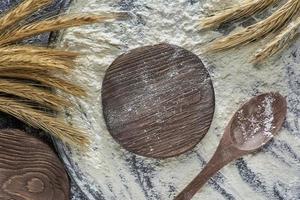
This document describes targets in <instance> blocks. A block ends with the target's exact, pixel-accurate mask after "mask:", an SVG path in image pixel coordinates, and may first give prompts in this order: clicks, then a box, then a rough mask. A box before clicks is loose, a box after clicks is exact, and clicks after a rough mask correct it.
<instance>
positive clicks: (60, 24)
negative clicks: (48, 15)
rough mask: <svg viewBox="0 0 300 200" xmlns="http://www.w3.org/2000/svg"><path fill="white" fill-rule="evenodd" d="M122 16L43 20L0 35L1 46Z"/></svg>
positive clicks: (86, 16)
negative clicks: (45, 33)
mask: <svg viewBox="0 0 300 200" xmlns="http://www.w3.org/2000/svg"><path fill="white" fill-rule="evenodd" d="M120 16H121V15H119V14H105V15H92V14H90V15H74V16H73V15H70V16H69V15H67V16H60V17H57V18H55V19H48V20H43V21H40V22H36V23H32V24H29V25H25V26H22V27H19V28H17V29H15V30H12V31H9V32H6V33H3V34H2V35H0V46H4V45H7V44H10V43H13V42H17V41H19V40H22V39H24V38H27V37H30V36H33V35H37V34H41V33H44V32H50V31H56V30H61V29H65V28H69V27H75V26H82V25H86V24H92V23H99V22H105V21H108V20H113V19H116V18H118V17H120Z"/></svg>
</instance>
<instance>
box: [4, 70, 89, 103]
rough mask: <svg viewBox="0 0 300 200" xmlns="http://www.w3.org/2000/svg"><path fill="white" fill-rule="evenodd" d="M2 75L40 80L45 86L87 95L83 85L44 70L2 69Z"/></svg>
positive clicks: (80, 95) (82, 95) (78, 94)
mask: <svg viewBox="0 0 300 200" xmlns="http://www.w3.org/2000/svg"><path fill="white" fill-rule="evenodd" d="M0 77H2V78H17V79H26V80H31V81H38V82H40V83H41V84H43V85H44V86H48V87H53V88H55V89H58V90H61V91H63V92H66V93H68V94H71V95H73V96H77V97H86V96H87V94H86V92H85V90H84V89H83V88H82V87H80V86H78V85H75V84H73V83H71V82H68V81H66V80H64V79H62V78H58V77H55V76H53V75H50V74H48V73H45V72H44V70H28V69H21V70H18V69H15V70H5V71H1V70H0Z"/></svg>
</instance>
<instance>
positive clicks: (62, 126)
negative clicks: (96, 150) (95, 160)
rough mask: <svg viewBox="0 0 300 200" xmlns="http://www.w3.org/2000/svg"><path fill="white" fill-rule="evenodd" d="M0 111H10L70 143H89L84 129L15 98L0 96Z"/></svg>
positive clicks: (13, 114) (22, 119)
mask: <svg viewBox="0 0 300 200" xmlns="http://www.w3.org/2000/svg"><path fill="white" fill-rule="evenodd" d="M0 111H2V112H5V113H8V114H10V115H12V116H14V117H16V118H17V119H19V120H21V121H23V122H25V123H27V124H29V125H31V126H33V127H35V128H40V129H42V130H44V131H46V132H49V133H51V134H53V135H54V136H56V137H58V138H59V139H61V140H62V141H64V142H66V143H68V144H73V145H78V144H79V145H80V146H81V147H86V146H87V145H88V144H89V139H88V138H87V136H86V134H85V133H84V132H83V131H82V130H80V129H78V128H77V127H73V126H71V125H69V124H67V123H65V122H64V121H63V119H59V118H56V117H53V116H51V115H48V114H47V113H44V112H41V111H38V110H35V109H33V108H31V107H30V106H27V105H25V104H22V103H20V102H18V101H16V100H14V99H11V98H7V97H0Z"/></svg>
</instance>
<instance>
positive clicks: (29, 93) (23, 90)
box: [0, 79, 72, 111]
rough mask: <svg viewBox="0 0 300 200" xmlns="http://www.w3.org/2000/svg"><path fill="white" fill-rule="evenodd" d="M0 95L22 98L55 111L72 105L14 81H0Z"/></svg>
mask: <svg viewBox="0 0 300 200" xmlns="http://www.w3.org/2000/svg"><path fill="white" fill-rule="evenodd" d="M0 93H4V94H11V95H14V96H18V97H22V98H24V99H28V100H31V101H32V102H36V103H39V104H41V105H42V106H46V107H49V108H51V109H53V110H55V111H60V110H61V109H64V108H65V107H68V106H71V105H72V103H71V102H70V101H68V100H66V99H65V98H63V97H60V96H58V95H57V94H54V93H53V92H52V91H50V90H46V89H41V88H38V87H35V86H33V85H30V84H26V83H24V82H18V81H16V80H5V79H0Z"/></svg>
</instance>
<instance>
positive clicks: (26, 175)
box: [0, 129, 70, 200]
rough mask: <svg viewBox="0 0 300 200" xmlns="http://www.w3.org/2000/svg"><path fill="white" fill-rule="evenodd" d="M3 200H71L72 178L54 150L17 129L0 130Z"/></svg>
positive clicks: (1, 190) (0, 178)
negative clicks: (69, 178) (70, 183)
mask: <svg viewBox="0 0 300 200" xmlns="http://www.w3.org/2000/svg"><path fill="white" fill-rule="evenodd" d="M0 186H1V187H0V199H14V200H69V190H70V188H69V180H68V176H67V174H66V172H65V170H64V167H63V165H62V163H61V162H60V161H59V159H58V158H57V156H56V155H55V153H54V152H53V150H52V149H51V148H50V147H49V146H48V145H47V144H45V143H43V142H41V141H40V140H39V139H36V138H35V137H33V136H30V135H28V134H26V133H24V132H21V131H18V130H9V129H6V130H1V131H0Z"/></svg>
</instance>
